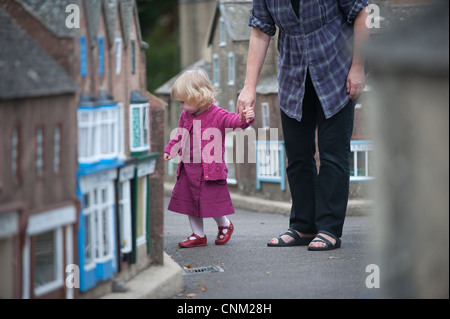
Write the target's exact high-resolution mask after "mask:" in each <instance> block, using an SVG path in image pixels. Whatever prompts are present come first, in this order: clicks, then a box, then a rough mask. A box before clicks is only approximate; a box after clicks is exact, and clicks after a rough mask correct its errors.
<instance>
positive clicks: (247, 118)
mask: <svg viewBox="0 0 450 319" xmlns="http://www.w3.org/2000/svg"><path fill="white" fill-rule="evenodd" d="M243 113H244V116H245V121H246V122H247V123H250V122H251V121H253V119H254V118H255V112H254V111H253V108H247V109H245V110H244V111H243Z"/></svg>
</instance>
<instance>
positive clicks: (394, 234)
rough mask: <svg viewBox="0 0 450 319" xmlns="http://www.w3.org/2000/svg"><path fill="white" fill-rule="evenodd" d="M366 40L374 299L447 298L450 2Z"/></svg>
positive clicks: (426, 7)
mask: <svg viewBox="0 0 450 319" xmlns="http://www.w3.org/2000/svg"><path fill="white" fill-rule="evenodd" d="M424 10H425V12H426V14H424V15H421V18H420V19H412V20H411V21H410V23H409V24H408V25H403V26H401V27H399V28H397V29H395V30H396V31H395V32H393V33H390V34H389V35H388V37H385V38H384V39H383V40H382V41H380V42H379V43H372V45H371V46H370V47H369V50H368V55H369V60H370V61H371V80H372V81H373V87H374V90H373V94H372V95H371V96H372V101H371V103H372V104H373V107H371V109H372V110H373V113H372V114H371V117H372V119H371V121H370V122H369V124H370V125H371V130H372V136H374V137H375V143H374V145H375V154H376V155H375V161H376V163H375V171H376V181H375V189H374V197H375V198H374V199H375V200H374V202H375V207H374V221H375V232H374V233H375V238H374V241H373V243H374V249H375V250H374V251H375V252H376V254H375V255H377V262H379V264H378V266H379V271H380V272H379V273H380V288H379V290H378V292H379V296H380V297H381V298H449V60H448V57H449V39H448V36H449V3H448V1H442V2H441V3H440V4H439V5H437V4H436V5H431V6H430V5H427V6H425V7H424Z"/></svg>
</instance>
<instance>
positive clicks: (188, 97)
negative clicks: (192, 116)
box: [171, 69, 216, 107]
mask: <svg viewBox="0 0 450 319" xmlns="http://www.w3.org/2000/svg"><path fill="white" fill-rule="evenodd" d="M171 97H172V99H173V100H175V101H184V102H186V103H188V104H190V105H195V106H198V107H209V106H211V104H212V103H214V101H215V100H216V92H215V90H214V87H213V85H212V83H211V81H210V80H209V78H208V75H207V74H206V72H205V71H203V70H202V69H193V70H188V71H185V72H184V73H183V74H182V75H181V76H180V77H179V78H178V79H177V80H176V81H175V83H174V84H173V86H172V92H171Z"/></svg>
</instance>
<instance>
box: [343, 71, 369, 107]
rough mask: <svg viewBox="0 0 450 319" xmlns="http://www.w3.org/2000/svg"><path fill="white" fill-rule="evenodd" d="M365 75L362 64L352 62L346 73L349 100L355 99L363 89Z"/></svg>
mask: <svg viewBox="0 0 450 319" xmlns="http://www.w3.org/2000/svg"><path fill="white" fill-rule="evenodd" d="M365 84H366V75H365V73H364V65H358V64H352V66H351V67H350V71H349V72H348V75H347V93H348V98H349V99H350V100H354V99H356V98H357V97H358V96H359V95H360V94H361V93H362V91H363V90H364V86H365Z"/></svg>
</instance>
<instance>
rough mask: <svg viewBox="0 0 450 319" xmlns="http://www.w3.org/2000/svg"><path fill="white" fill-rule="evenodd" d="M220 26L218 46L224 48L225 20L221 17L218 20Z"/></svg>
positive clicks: (225, 36)
mask: <svg viewBox="0 0 450 319" xmlns="http://www.w3.org/2000/svg"><path fill="white" fill-rule="evenodd" d="M219 24H220V44H219V45H220V46H224V45H226V44H227V30H226V23H225V19H224V18H223V17H220V19H219Z"/></svg>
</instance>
